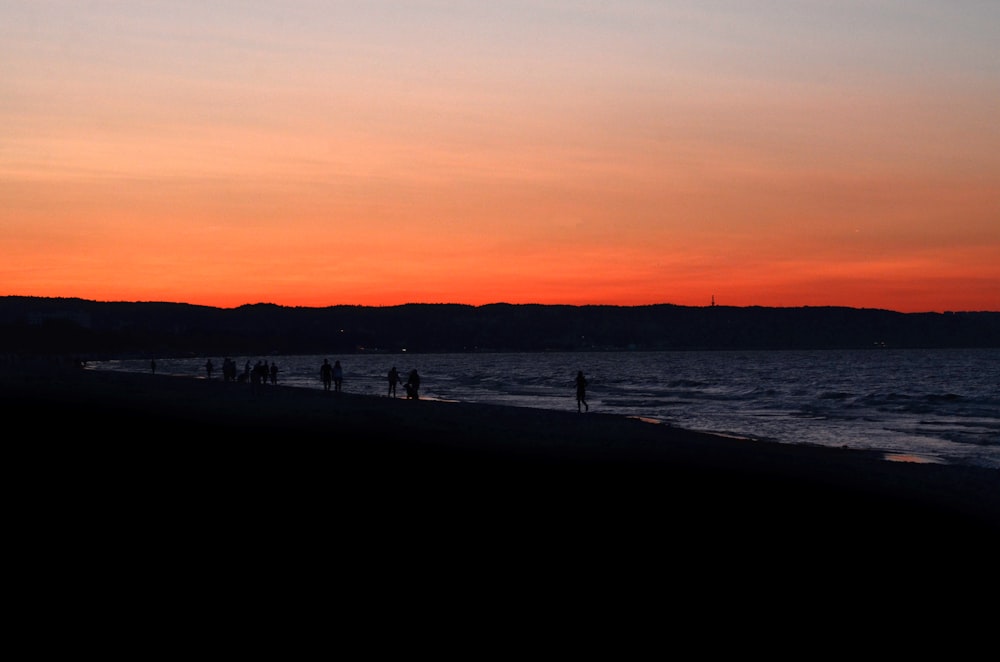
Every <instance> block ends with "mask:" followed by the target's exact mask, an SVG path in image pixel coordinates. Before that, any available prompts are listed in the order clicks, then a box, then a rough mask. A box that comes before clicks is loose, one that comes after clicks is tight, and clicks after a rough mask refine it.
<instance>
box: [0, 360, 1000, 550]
mask: <svg viewBox="0 0 1000 662" xmlns="http://www.w3.org/2000/svg"><path fill="white" fill-rule="evenodd" d="M0 395H2V397H3V402H4V403H5V405H6V407H5V408H6V409H7V410H8V412H7V419H8V425H11V424H13V423H15V422H17V421H20V422H21V423H27V424H28V427H29V428H30V427H31V425H32V424H42V425H45V426H46V427H47V428H48V430H49V432H48V433H47V434H46V435H44V437H42V438H37V437H35V436H32V435H28V436H27V437H26V438H25V439H24V440H22V441H20V442H18V443H17V444H16V452H18V453H19V454H21V455H22V456H23V457H24V458H30V459H26V461H25V465H26V466H28V467H30V469H29V473H31V474H33V475H36V476H45V477H46V478H45V480H47V481H49V482H51V483H52V484H59V485H62V484H66V485H73V486H74V489H75V490H77V491H80V490H81V489H82V490H84V491H85V490H86V487H85V486H86V485H91V484H95V481H96V483H97V484H101V485H118V486H119V488H120V489H127V490H128V489H130V490H135V491H136V492H137V493H138V494H140V495H142V496H143V497H145V498H150V497H152V498H156V491H155V489H154V488H156V487H160V488H162V487H163V486H164V485H172V484H175V483H177V482H180V483H183V484H186V485H188V486H189V492H188V493H185V494H184V495H182V496H180V497H178V499H179V500H181V501H185V502H187V501H190V504H189V505H193V504H196V503H199V502H202V501H204V502H206V503H209V504H210V503H214V502H216V501H218V499H220V498H224V496H225V495H227V494H231V493H234V492H236V493H241V494H244V495H245V496H246V498H247V499H250V500H251V501H253V502H255V503H259V499H261V498H263V497H262V494H271V496H272V498H275V499H278V500H279V501H284V500H286V499H287V498H288V497H287V495H286V493H287V494H296V495H299V496H300V497H302V499H301V500H300V499H298V498H296V502H297V503H299V501H302V503H299V505H298V507H299V508H300V509H303V510H304V511H305V512H315V509H317V508H320V507H321V504H322V503H329V502H331V500H332V502H333V503H337V502H338V500H340V499H344V500H347V501H348V502H351V503H355V504H356V507H357V509H358V510H362V509H373V511H374V512H381V513H385V512H390V511H391V512H393V513H394V517H393V519H394V521H398V519H397V518H398V517H404V515H405V514H406V513H409V514H410V515H413V516H417V515H418V514H419V516H420V517H423V518H425V519H426V518H428V517H431V518H432V519H433V520H435V521H437V522H439V523H444V522H455V521H468V519H469V518H470V517H474V518H476V519H475V520H474V521H481V522H486V521H493V522H494V523H495V522H497V521H505V522H507V523H508V525H513V523H514V522H515V521H518V522H521V523H522V524H524V525H525V526H530V525H537V526H539V527H542V529H544V524H543V523H544V522H548V521H557V522H561V523H562V524H564V525H567V526H569V525H574V526H576V527H580V528H579V529H575V530H580V529H582V528H583V527H594V528H595V529H596V530H601V529H602V528H605V529H606V528H608V527H611V528H613V529H615V530H616V531H618V532H619V533H625V534H628V535H638V534H639V531H640V529H639V527H641V526H645V523H646V522H648V521H655V520H656V519H658V518H665V519H666V520H667V521H669V522H670V523H671V526H672V527H673V528H675V529H677V530H679V531H688V532H702V531H709V530H718V528H719V527H722V529H726V528H727V527H728V528H729V529H730V530H733V531H737V530H738V531H744V532H747V533H749V532H752V531H758V532H761V531H767V532H770V534H772V535H785V536H789V535H800V534H803V533H804V534H807V535H813V534H815V535H824V536H825V535H831V536H838V535H841V536H860V537H865V536H868V537H871V536H877V539H879V540H886V541H889V540H907V539H909V540H923V539H924V538H925V537H926V536H927V535H929V534H933V533H945V534H950V535H953V536H971V537H973V538H975V537H978V536H984V535H985V536H995V535H996V533H998V532H1000V472H998V471H994V470H990V469H985V468H975V467H958V466H953V465H942V464H932V463H926V464H925V463H909V462H893V461H889V460H886V459H884V457H883V454H882V453H879V452H875V451H864V450H855V449H838V448H830V447H819V446H806V445H798V444H791V443H777V442H764V441H755V440H750V439H739V438H732V437H725V436H719V435H713V434H709V433H701V432H693V431H688V430H683V429H678V428H674V427H671V426H668V425H663V424H656V425H653V424H650V423H648V422H644V421H641V420H639V419H634V418H630V417H626V416H623V415H619V414H603V413H585V414H578V413H576V412H572V411H567V412H559V411H552V410H541V409H527V408H519V407H511V406H505V405H486V404H475V403H462V402H443V401H432V400H417V401H412V400H406V399H405V398H402V397H401V398H396V399H393V398H387V397H383V396H373V395H357V394H351V393H342V394H339V395H338V394H334V393H326V392H323V391H322V389H321V388H317V389H315V390H312V389H306V388H302V387H291V386H282V385H277V386H274V385H268V386H264V387H261V389H260V392H258V393H254V392H252V390H251V388H250V387H249V386H247V385H245V384H232V383H225V382H223V381H222V380H221V379H219V380H205V379H200V378H193V377H176V376H168V375H151V374H141V373H119V372H101V371H93V370H64V371H60V372H58V373H53V374H47V375H28V374H17V373H13V374H8V375H7V376H6V377H5V378H4V379H3V380H2V381H0ZM81 474H82V475H83V476H85V477H86V480H84V478H83V477H82V476H81ZM81 481H83V483H82V484H83V486H84V487H81V484H80V483H81ZM272 488H273V490H274V491H271V490H272ZM102 489H103V488H102ZM262 490H263V491H264V492H262ZM307 495H308V496H307ZM226 498H228V497H226ZM358 517H359V519H357V520H356V522H355V523H356V524H359V525H360V524H361V523H362V522H363V521H365V520H363V518H361V517H360V515H359V516H358ZM510 518H513V519H510ZM404 519H405V517H404ZM630 523H631V526H630Z"/></svg>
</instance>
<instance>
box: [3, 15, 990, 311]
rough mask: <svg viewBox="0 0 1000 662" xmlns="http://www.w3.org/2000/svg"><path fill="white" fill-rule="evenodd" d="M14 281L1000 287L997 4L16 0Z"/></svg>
mask: <svg viewBox="0 0 1000 662" xmlns="http://www.w3.org/2000/svg"><path fill="white" fill-rule="evenodd" d="M0 295H26V296H46V297H82V298H85V299H96V300H102V301H174V302H186V303H194V304H204V305H211V306H221V307H234V306H239V305H241V304H245V303H258V302H270V303H277V304H282V305H287V306H328V305H337V304H360V305H395V304H402V303H412V302H421V303H434V302H448V303H465V304H476V305H478V304H485V303H494V302H509V303H546V304H556V303H559V304H616V305H640V304H652V303H673V304H679V305H693V306H703V305H708V304H709V303H710V302H711V300H712V297H713V296H714V297H715V301H716V302H717V303H718V304H720V305H733V306H750V305H760V306H804V305H809V306H822V305H836V306H852V307H866V308H886V309H890V310H898V311H902V312H915V311H946V310H956V311H958V310H1000V2H997V1H996V0H982V1H974V0H945V1H941V2H927V1H923V0H759V1H756V0H755V1H750V0H685V1H674V0H614V1H610V0H608V1H598V0H579V1H570V0H513V1H510V0H496V1H495V2H483V1H482V0H458V1H443V0H442V1H434V0H413V1H403V0H397V1H388V0H385V1H383V0H364V1H361V0H358V1H354V0H352V1H350V2H346V1H345V2H340V1H325V2H324V1H319V0H316V1H299V0H289V1H288V2H276V1H271V2H263V1H256V0H199V1H198V2H193V1H187V0H163V1H158V0H141V1H140V0H123V1H120V2H110V1H108V2H101V1H83V0H65V1H54V0H0Z"/></svg>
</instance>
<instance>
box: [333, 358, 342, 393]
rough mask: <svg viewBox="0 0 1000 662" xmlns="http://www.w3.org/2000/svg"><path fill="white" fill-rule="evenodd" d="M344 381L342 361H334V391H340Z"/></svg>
mask: <svg viewBox="0 0 1000 662" xmlns="http://www.w3.org/2000/svg"><path fill="white" fill-rule="evenodd" d="M343 383H344V369H343V368H341V367H340V361H334V362H333V391H334V392H335V393H340V387H341V386H342V385H343Z"/></svg>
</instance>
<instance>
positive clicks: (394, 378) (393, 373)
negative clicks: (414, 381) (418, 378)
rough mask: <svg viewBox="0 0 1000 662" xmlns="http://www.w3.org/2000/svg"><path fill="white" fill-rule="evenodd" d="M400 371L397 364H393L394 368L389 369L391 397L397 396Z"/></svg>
mask: <svg viewBox="0 0 1000 662" xmlns="http://www.w3.org/2000/svg"><path fill="white" fill-rule="evenodd" d="M400 381H401V380H400V378H399V372H398V371H397V370H396V366H392V370H390V371H389V397H390V398H395V397H396V384H398V383H399V382H400Z"/></svg>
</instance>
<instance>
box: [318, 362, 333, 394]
mask: <svg viewBox="0 0 1000 662" xmlns="http://www.w3.org/2000/svg"><path fill="white" fill-rule="evenodd" d="M319 378H320V379H322V380H323V390H324V391H329V390H330V385H331V384H332V383H333V366H331V365H330V360H329V359H323V365H321V366H320V367H319Z"/></svg>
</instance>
